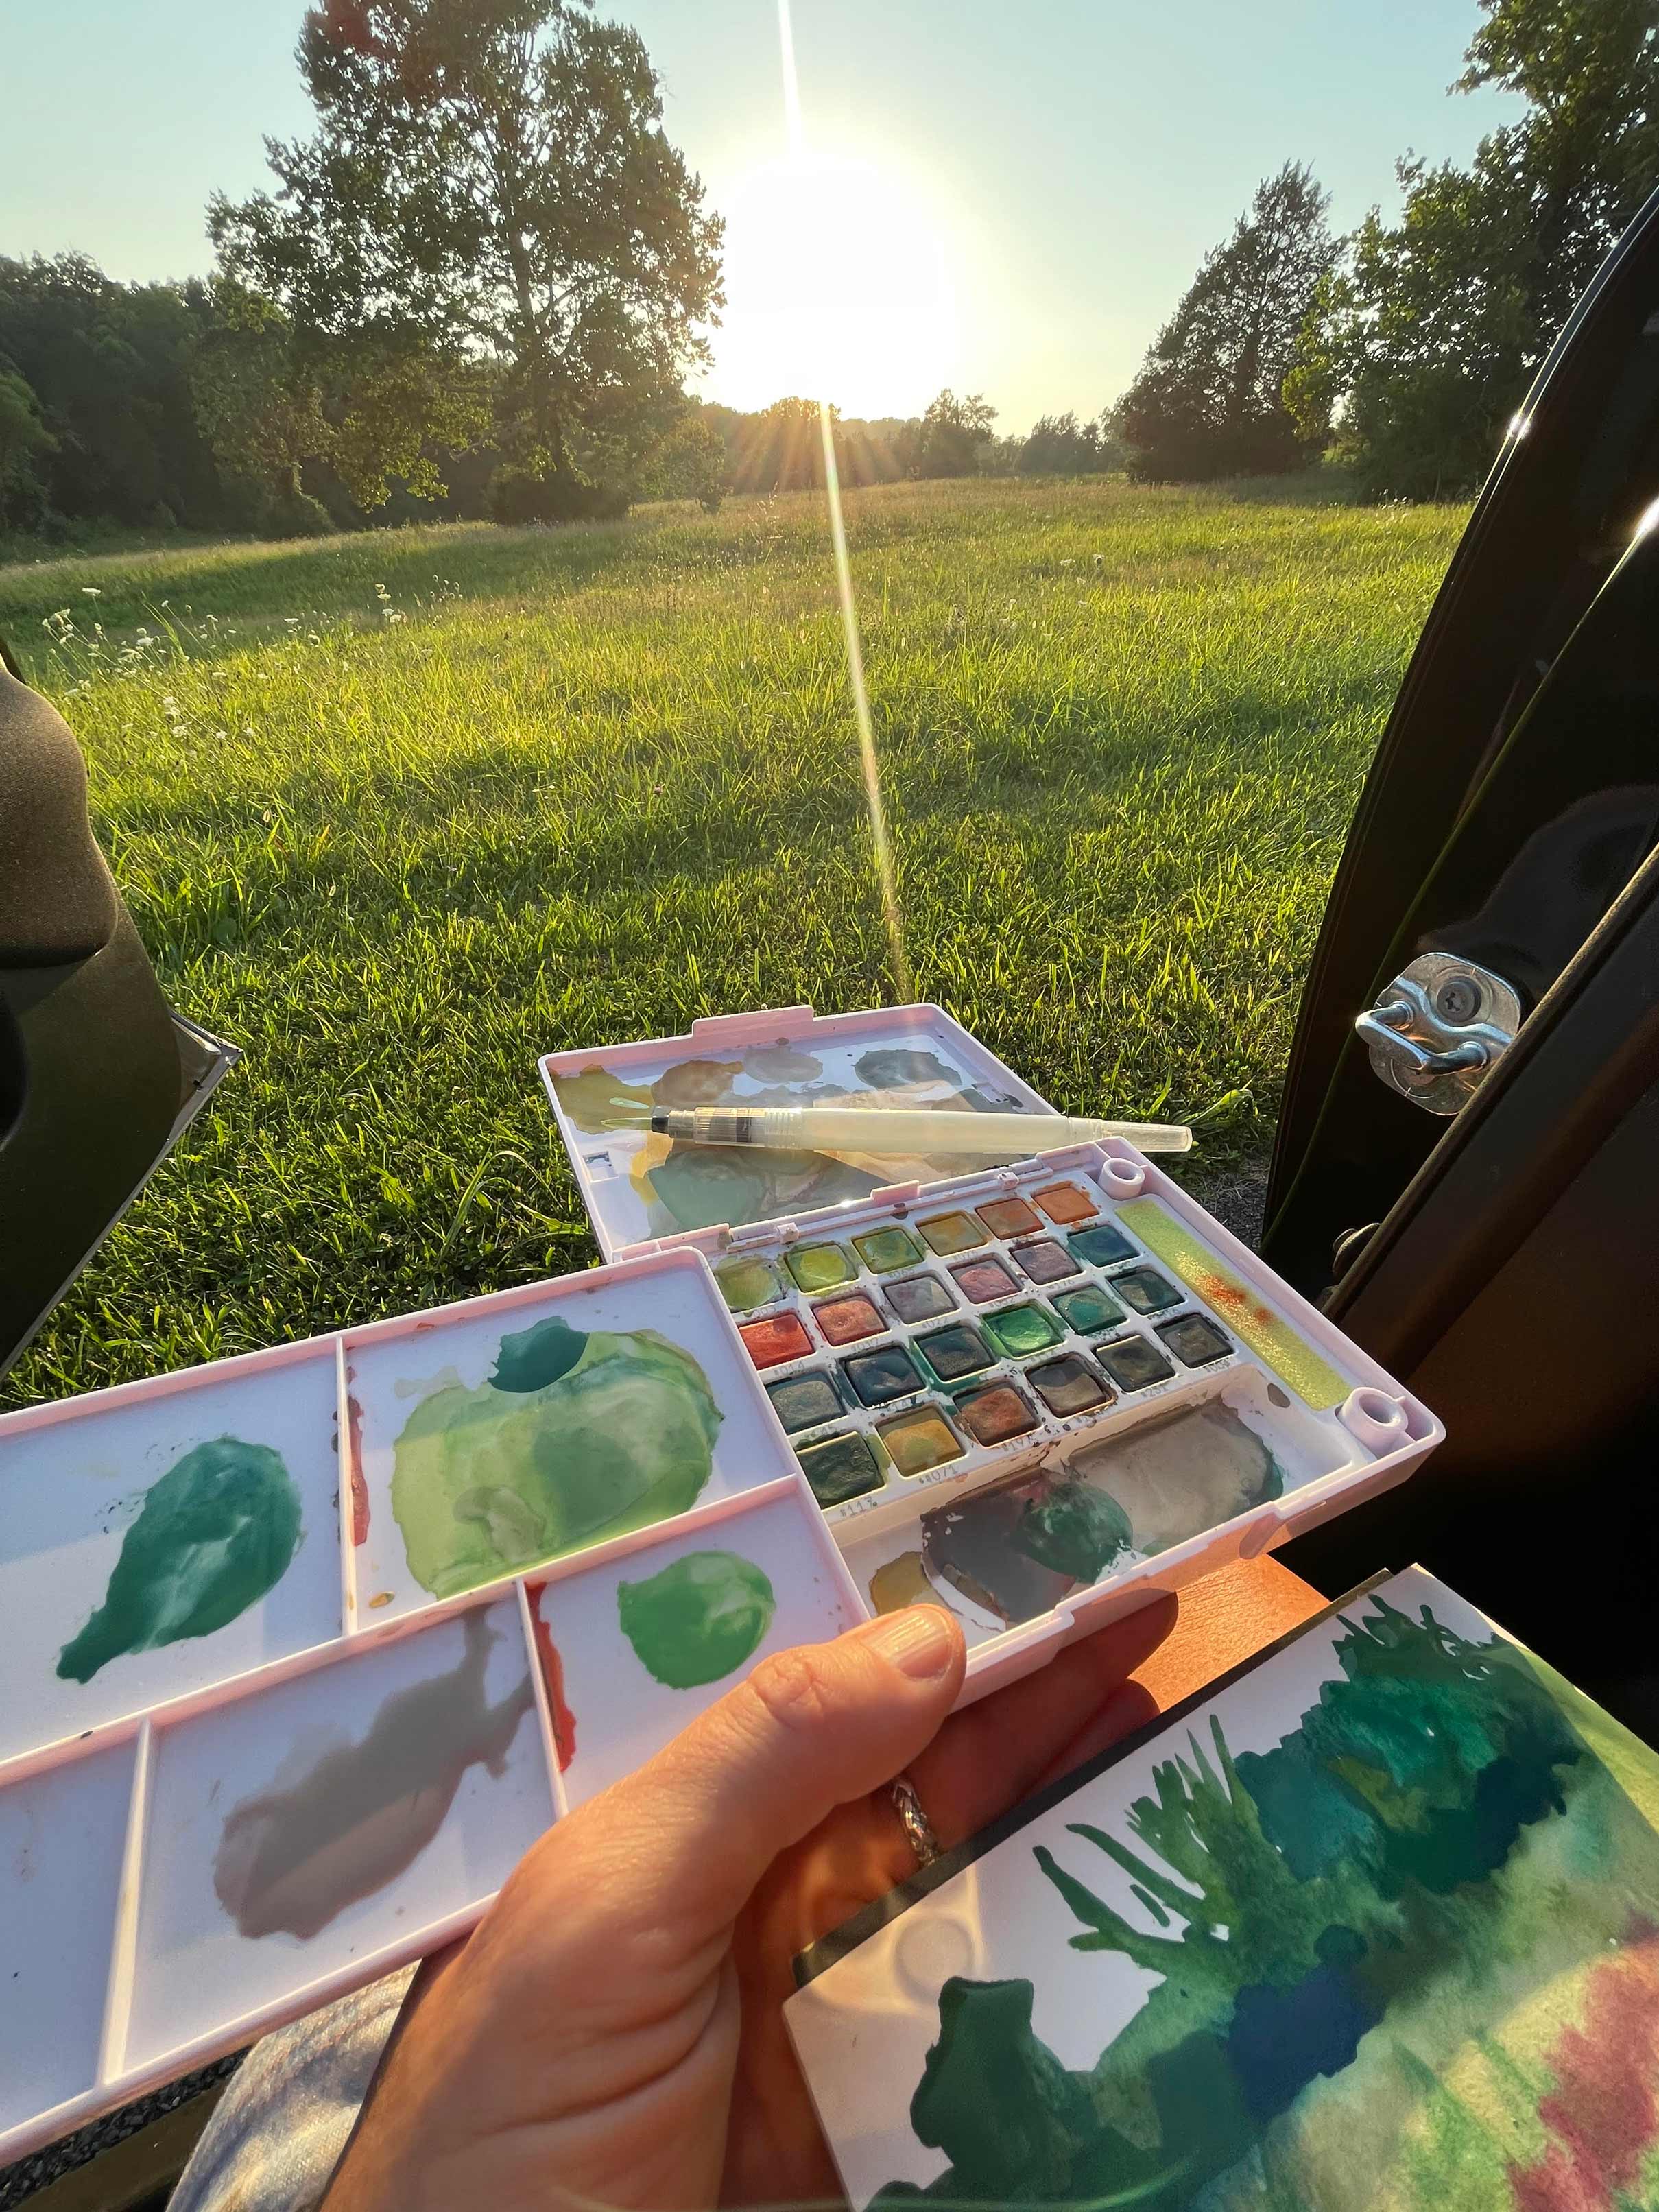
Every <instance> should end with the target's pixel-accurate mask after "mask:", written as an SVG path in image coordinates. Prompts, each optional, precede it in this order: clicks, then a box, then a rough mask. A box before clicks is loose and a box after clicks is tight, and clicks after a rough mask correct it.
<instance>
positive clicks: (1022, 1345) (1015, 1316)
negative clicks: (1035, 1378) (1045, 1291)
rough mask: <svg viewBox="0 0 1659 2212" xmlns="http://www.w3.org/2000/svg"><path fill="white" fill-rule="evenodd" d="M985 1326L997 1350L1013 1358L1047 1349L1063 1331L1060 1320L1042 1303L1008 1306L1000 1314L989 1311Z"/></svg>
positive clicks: (1055, 1342) (1058, 1338)
mask: <svg viewBox="0 0 1659 2212" xmlns="http://www.w3.org/2000/svg"><path fill="white" fill-rule="evenodd" d="M983 1327H984V1329H985V1334H987V1336H988V1337H989V1338H990V1340H991V1341H992V1343H993V1344H994V1345H995V1346H996V1347H997V1350H998V1351H999V1352H1003V1353H1005V1354H1006V1356H1007V1357H1008V1358H1010V1359H1023V1358H1025V1357H1026V1355H1027V1354H1028V1353H1030V1352H1046V1351H1047V1350H1048V1346H1050V1345H1051V1344H1058V1343H1059V1342H1060V1336H1061V1334H1062V1332H1061V1330H1060V1327H1059V1325H1058V1323H1057V1322H1055V1321H1054V1319H1053V1317H1052V1316H1050V1315H1048V1314H1046V1313H1044V1311H1043V1310H1042V1307H1041V1306H1006V1307H1005V1308H1004V1309H1003V1310H1002V1312H1000V1313H994V1314H987V1315H986V1316H985V1320H984V1323H983Z"/></svg>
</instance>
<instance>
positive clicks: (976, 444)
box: [915, 389, 997, 477]
mask: <svg viewBox="0 0 1659 2212" xmlns="http://www.w3.org/2000/svg"><path fill="white" fill-rule="evenodd" d="M996 419H997V410H996V409H995V408H994V407H992V406H989V405H987V403H986V401H985V400H984V399H983V398H981V395H980V393H978V392H969V394H968V396H967V398H965V399H958V398H957V395H956V393H955V392H951V391H950V390H949V389H946V390H945V391H944V392H940V393H939V397H938V398H937V399H935V400H933V402H932V404H930V405H929V407H928V409H927V413H926V414H925V415H924V416H922V418H921V438H920V440H919V441H918V444H917V450H916V459H915V472H916V474H917V475H918V476H919V477H971V476H976V475H977V474H978V472H979V465H980V459H981V449H982V448H983V447H984V446H985V445H986V444H987V442H988V441H989V440H990V437H991V425H992V424H993V423H994V422H995V421H996Z"/></svg>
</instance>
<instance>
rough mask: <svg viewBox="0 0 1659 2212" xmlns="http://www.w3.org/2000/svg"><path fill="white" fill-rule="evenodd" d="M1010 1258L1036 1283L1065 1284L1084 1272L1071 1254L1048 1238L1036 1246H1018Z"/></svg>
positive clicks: (1040, 1240) (1042, 1238)
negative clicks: (1069, 1279)
mask: <svg viewBox="0 0 1659 2212" xmlns="http://www.w3.org/2000/svg"><path fill="white" fill-rule="evenodd" d="M1010 1256H1011V1257H1012V1260H1013V1262H1014V1265H1015V1266H1016V1267H1018V1268H1019V1269H1020V1270H1021V1272H1022V1273H1024V1274H1026V1275H1028V1276H1029V1277H1030V1279H1031V1280H1032V1282H1034V1283H1063V1282H1064V1281H1065V1280H1066V1277H1067V1276H1068V1275H1077V1274H1081V1273H1082V1272H1083V1271H1082V1269H1081V1268H1080V1267H1079V1265H1078V1263H1077V1261H1075V1260H1074V1259H1073V1257H1072V1255H1071V1254H1070V1253H1069V1252H1067V1251H1065V1250H1064V1249H1062V1248H1061V1247H1060V1245H1058V1244H1056V1243H1054V1241H1053V1240H1052V1238H1050V1237H1041V1238H1039V1239H1038V1241H1037V1242H1036V1243H1035V1244H1016V1245H1015V1247H1014V1249H1013V1252H1012V1255H1010Z"/></svg>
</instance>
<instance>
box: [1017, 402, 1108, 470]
mask: <svg viewBox="0 0 1659 2212" xmlns="http://www.w3.org/2000/svg"><path fill="white" fill-rule="evenodd" d="M1109 465H1111V464H1110V463H1109V461H1108V460H1107V459H1106V457H1105V448H1104V441H1103V439H1102V437H1101V433H1100V425H1099V424H1098V423H1097V422H1079V421H1078V419H1077V416H1075V415H1073V414H1072V413H1070V412H1069V411H1068V412H1067V413H1066V414H1064V415H1041V416H1038V417H1037V420H1036V423H1035V424H1034V425H1033V427H1032V430H1031V435H1030V437H1029V438H1027V439H1026V441H1024V444H1023V445H1022V446H1021V447H1020V449H1019V473H1020V474H1021V476H1023V477H1082V476H1095V475H1097V474H1098V473H1099V471H1101V470H1102V469H1103V468H1105V467H1108V466H1109Z"/></svg>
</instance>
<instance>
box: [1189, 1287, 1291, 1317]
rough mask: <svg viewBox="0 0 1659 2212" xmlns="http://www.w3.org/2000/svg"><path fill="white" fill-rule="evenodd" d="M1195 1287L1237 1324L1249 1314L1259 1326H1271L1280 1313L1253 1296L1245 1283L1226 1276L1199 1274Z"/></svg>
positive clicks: (1202, 1296)
mask: <svg viewBox="0 0 1659 2212" xmlns="http://www.w3.org/2000/svg"><path fill="white" fill-rule="evenodd" d="M1193 1288H1194V1290H1195V1291H1197V1292H1198V1295H1199V1296H1200V1297H1201V1298H1202V1299H1204V1300H1205V1302H1206V1304H1209V1305H1212V1306H1213V1307H1214V1308H1215V1310H1216V1311H1217V1312H1218V1313H1225V1314H1226V1315H1228V1316H1230V1318H1231V1320H1232V1321H1233V1322H1234V1323H1235V1324H1237V1322H1239V1321H1241V1320H1242V1319H1243V1317H1244V1316H1246V1315H1248V1316H1249V1318H1250V1319H1251V1320H1252V1321H1254V1322H1255V1323H1256V1324H1257V1326H1258V1327H1259V1328H1272V1327H1273V1323H1274V1322H1276V1321H1277V1320H1278V1318H1279V1316H1278V1315H1277V1314H1275V1313H1273V1312H1272V1311H1271V1310H1269V1309H1268V1308H1267V1306H1264V1305H1263V1304H1261V1301H1260V1299H1258V1298H1255V1297H1252V1296H1251V1294H1250V1292H1249V1291H1247V1290H1246V1289H1245V1287H1244V1285H1243V1283H1230V1282H1228V1281H1227V1280H1226V1279H1225V1276H1221V1275H1206V1274H1199V1275H1194V1278H1193Z"/></svg>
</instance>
